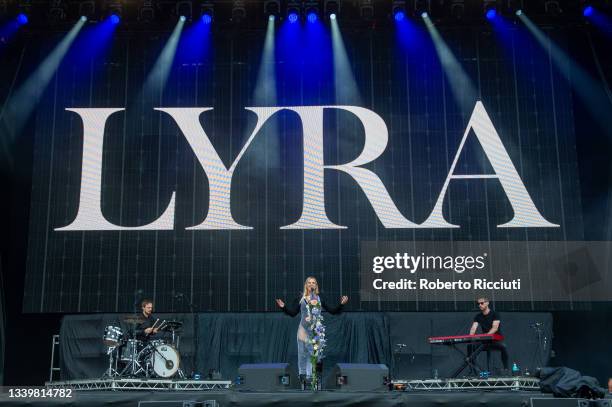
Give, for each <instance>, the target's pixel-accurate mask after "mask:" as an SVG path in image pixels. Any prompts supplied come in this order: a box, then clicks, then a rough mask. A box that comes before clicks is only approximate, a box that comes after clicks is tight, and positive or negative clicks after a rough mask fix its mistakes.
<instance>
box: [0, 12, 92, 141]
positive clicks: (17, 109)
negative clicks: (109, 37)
mask: <svg viewBox="0 0 612 407" xmlns="http://www.w3.org/2000/svg"><path fill="white" fill-rule="evenodd" d="M84 24H85V21H83V20H80V19H79V21H77V23H76V24H75V25H74V26H73V27H72V28H71V29H70V31H69V32H68V33H67V34H66V35H65V36H64V38H62V40H61V41H60V42H59V44H57V46H56V47H55V48H54V49H53V51H51V53H50V54H49V55H47V57H46V58H45V59H44V60H43V61H42V62H41V63H40V65H39V66H38V68H37V69H36V70H35V71H34V72H33V73H32V74H31V75H30V76H29V77H28V79H26V81H25V82H24V83H23V84H22V85H21V86H20V87H19V88H18V89H17V90H16V91H15V93H14V94H13V95H12V96H11V97H9V99H8V100H7V102H6V104H5V105H4V109H2V112H1V113H0V121H1V122H2V127H4V128H5V129H6V130H7V133H6V134H7V136H4V137H1V141H0V142H1V143H2V150H3V151H8V150H7V146H8V145H9V144H10V143H12V141H13V140H14V139H15V138H16V137H17V136H18V135H19V134H20V133H21V131H22V130H23V126H24V125H25V123H26V122H27V120H28V118H29V117H30V114H31V113H32V111H33V110H34V108H35V107H36V105H37V104H38V102H39V101H40V97H41V96H42V94H43V92H44V91H45V89H46V88H47V85H48V84H49V81H51V78H53V75H54V74H55V72H56V71H57V68H58V67H59V65H60V63H61V62H62V59H64V56H65V55H66V53H67V52H68V50H69V49H70V46H71V45H72V43H73V42H74V40H75V39H76V37H77V35H78V33H79V31H81V28H83V25H84Z"/></svg>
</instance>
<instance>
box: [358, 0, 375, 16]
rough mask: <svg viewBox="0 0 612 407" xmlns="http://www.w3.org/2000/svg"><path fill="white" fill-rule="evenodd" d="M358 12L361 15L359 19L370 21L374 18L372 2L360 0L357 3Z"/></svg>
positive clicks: (370, 0)
mask: <svg viewBox="0 0 612 407" xmlns="http://www.w3.org/2000/svg"><path fill="white" fill-rule="evenodd" d="M359 12H360V13H361V18H363V19H364V20H366V21H369V20H372V19H373V18H374V5H373V4H372V0H361V1H360V3H359Z"/></svg>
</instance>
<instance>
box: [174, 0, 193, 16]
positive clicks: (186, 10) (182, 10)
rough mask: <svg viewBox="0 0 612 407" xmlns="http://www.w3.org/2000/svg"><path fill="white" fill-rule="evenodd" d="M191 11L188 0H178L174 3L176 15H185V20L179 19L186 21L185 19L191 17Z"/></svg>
mask: <svg viewBox="0 0 612 407" xmlns="http://www.w3.org/2000/svg"><path fill="white" fill-rule="evenodd" d="M192 13H193V9H192V8H191V2H190V1H179V2H177V3H176V15H177V16H181V17H185V20H181V21H187V19H189V20H191V17H192V16H193V14H192Z"/></svg>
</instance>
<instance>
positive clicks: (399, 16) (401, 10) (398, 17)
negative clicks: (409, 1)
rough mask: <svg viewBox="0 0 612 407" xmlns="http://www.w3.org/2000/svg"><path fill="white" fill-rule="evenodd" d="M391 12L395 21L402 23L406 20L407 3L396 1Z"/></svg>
mask: <svg viewBox="0 0 612 407" xmlns="http://www.w3.org/2000/svg"><path fill="white" fill-rule="evenodd" d="M392 7H393V8H392V9H391V12H392V13H393V18H394V19H395V21H402V20H403V19H404V18H406V2H405V1H394V2H393V6H392Z"/></svg>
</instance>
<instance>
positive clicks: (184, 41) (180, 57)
mask: <svg viewBox="0 0 612 407" xmlns="http://www.w3.org/2000/svg"><path fill="white" fill-rule="evenodd" d="M206 15H207V14H202V18H200V19H199V20H195V21H194V23H193V24H191V25H190V26H189V27H187V28H185V29H184V30H183V32H182V33H181V38H180V41H179V44H178V49H177V51H176V55H175V57H174V58H175V61H176V62H175V64H176V63H178V64H183V65H184V64H188V65H193V64H198V65H200V66H205V65H202V64H204V63H206V62H207V61H209V60H210V58H211V51H212V44H211V39H212V34H211V32H212V15H209V17H211V22H209V23H207V22H206V19H205V18H204V16H206ZM206 67H209V66H208V65H206Z"/></svg>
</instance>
